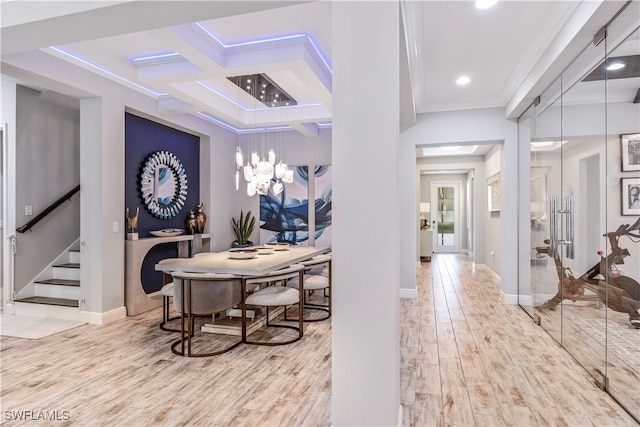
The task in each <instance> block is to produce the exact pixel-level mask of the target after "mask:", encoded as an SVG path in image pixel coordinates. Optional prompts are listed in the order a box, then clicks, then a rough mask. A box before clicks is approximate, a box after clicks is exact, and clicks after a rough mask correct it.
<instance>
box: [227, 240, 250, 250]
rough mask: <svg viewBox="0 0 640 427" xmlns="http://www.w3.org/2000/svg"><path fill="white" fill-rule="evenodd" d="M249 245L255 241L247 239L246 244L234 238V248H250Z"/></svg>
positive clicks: (232, 245) (232, 244)
mask: <svg viewBox="0 0 640 427" xmlns="http://www.w3.org/2000/svg"><path fill="white" fill-rule="evenodd" d="M249 246H253V242H252V241H251V240H247V243H245V244H244V245H241V244H240V243H238V241H237V240H234V241H233V243H231V247H232V248H248V247H249Z"/></svg>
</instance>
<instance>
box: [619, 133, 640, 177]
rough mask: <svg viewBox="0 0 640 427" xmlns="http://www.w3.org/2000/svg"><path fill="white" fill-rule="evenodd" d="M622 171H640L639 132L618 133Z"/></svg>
mask: <svg viewBox="0 0 640 427" xmlns="http://www.w3.org/2000/svg"><path fill="white" fill-rule="evenodd" d="M620 154H621V157H622V172H629V171H640V133H630V134H627V135H620Z"/></svg>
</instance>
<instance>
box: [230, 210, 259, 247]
mask: <svg viewBox="0 0 640 427" xmlns="http://www.w3.org/2000/svg"><path fill="white" fill-rule="evenodd" d="M231 223H232V224H233V233H234V234H235V235H236V240H235V241H234V242H233V243H232V244H231V245H232V247H234V248H243V247H248V246H253V242H251V241H250V240H249V237H250V236H251V233H252V232H253V227H254V226H255V225H256V219H255V217H253V216H251V211H249V212H247V215H246V216H245V215H244V213H243V212H242V211H240V218H239V219H235V218H231Z"/></svg>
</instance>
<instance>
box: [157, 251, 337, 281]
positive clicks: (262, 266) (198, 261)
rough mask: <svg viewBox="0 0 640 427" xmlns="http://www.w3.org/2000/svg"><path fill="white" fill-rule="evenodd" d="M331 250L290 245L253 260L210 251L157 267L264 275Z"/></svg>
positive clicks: (166, 260) (169, 269)
mask: <svg viewBox="0 0 640 427" xmlns="http://www.w3.org/2000/svg"><path fill="white" fill-rule="evenodd" d="M328 251H329V248H327V247H315V246H290V247H289V248H288V249H286V250H278V251H275V252H273V253H271V254H265V255H256V256H255V257H254V258H249V259H232V258H230V257H229V253H228V252H227V251H223V252H207V253H202V254H198V256H196V257H193V258H167V259H164V260H162V261H161V262H159V263H158V264H156V265H155V269H156V271H162V272H165V273H170V272H172V271H188V272H192V273H221V274H235V275H238V276H261V275H264V274H267V273H269V272H271V271H275V270H279V269H281V268H284V267H288V266H289V265H291V264H295V263H298V262H300V261H304V260H306V259H309V258H313V257H314V256H316V255H320V254H323V253H326V252H328Z"/></svg>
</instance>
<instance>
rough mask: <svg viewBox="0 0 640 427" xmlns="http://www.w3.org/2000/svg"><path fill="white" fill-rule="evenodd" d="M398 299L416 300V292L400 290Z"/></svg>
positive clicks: (413, 290)
mask: <svg viewBox="0 0 640 427" xmlns="http://www.w3.org/2000/svg"><path fill="white" fill-rule="evenodd" d="M400 298H409V299H415V298H418V290H417V289H406V288H400Z"/></svg>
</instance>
